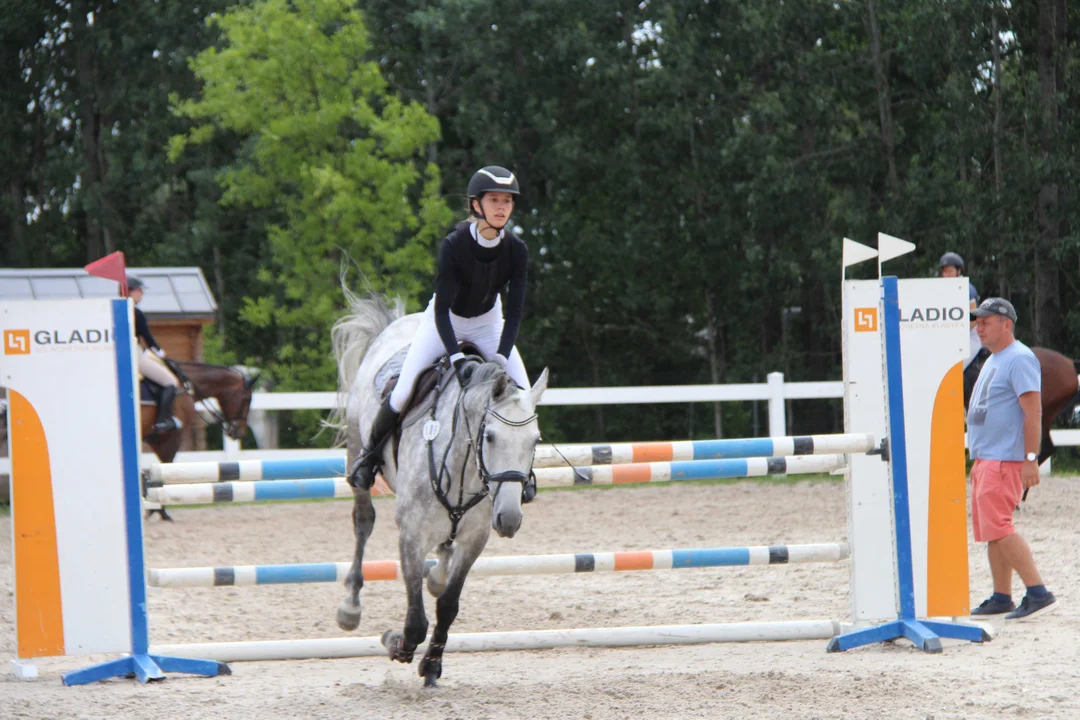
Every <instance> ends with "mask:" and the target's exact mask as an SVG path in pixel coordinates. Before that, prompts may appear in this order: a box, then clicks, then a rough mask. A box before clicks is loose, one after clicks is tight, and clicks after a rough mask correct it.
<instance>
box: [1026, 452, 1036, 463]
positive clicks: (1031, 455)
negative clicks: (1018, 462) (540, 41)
mask: <svg viewBox="0 0 1080 720" xmlns="http://www.w3.org/2000/svg"><path fill="white" fill-rule="evenodd" d="M1024 459H1025V460H1030V461H1031V462H1035V461H1036V460H1038V459H1039V456H1038V455H1036V454H1035V453H1028V454H1027V455H1025V456H1024Z"/></svg>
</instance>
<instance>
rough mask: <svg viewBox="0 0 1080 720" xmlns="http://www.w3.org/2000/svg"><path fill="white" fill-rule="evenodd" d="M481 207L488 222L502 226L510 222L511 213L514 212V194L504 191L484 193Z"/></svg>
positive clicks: (495, 225) (494, 225)
mask: <svg viewBox="0 0 1080 720" xmlns="http://www.w3.org/2000/svg"><path fill="white" fill-rule="evenodd" d="M480 207H481V209H482V210H483V211H484V217H485V218H487V221H488V224H490V225H492V226H493V227H497V228H501V227H503V226H504V225H506V223H507V222H509V220H510V213H512V212H514V196H513V195H511V194H510V193H504V192H489V193H484V196H483V197H482V198H480Z"/></svg>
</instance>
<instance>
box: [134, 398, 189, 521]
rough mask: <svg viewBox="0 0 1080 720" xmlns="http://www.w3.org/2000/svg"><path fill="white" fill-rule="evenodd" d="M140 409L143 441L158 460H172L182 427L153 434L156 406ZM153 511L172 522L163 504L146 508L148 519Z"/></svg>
mask: <svg viewBox="0 0 1080 720" xmlns="http://www.w3.org/2000/svg"><path fill="white" fill-rule="evenodd" d="M178 399H179V398H178ZM140 410H141V413H140V414H141V419H140V422H139V424H140V426H141V428H142V436H143V441H144V442H145V443H146V444H147V445H149V446H150V449H151V450H153V451H154V454H155V455H157V457H158V460H159V461H160V462H163V463H169V462H172V461H173V458H175V457H176V453H177V452H178V451H179V450H180V433H181V431H182V429H181V430H174V431H172V432H170V433H166V434H165V435H155V434H153V427H154V423H155V422H156V421H157V406H155V405H143V406H141V408H140ZM154 513H157V514H158V515H160V516H161V519H162V520H164V521H166V522H173V519H172V516H171V515H169V512H168V510H166V509H165V506H164V505H162V506H161V509H160V510H147V511H146V518H147V519H150V518H151V517H153V516H154Z"/></svg>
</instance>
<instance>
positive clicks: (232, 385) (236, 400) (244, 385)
mask: <svg viewBox="0 0 1080 720" xmlns="http://www.w3.org/2000/svg"><path fill="white" fill-rule="evenodd" d="M178 365H179V366H180V369H181V370H182V371H183V372H184V375H185V376H186V377H187V379H188V380H190V381H191V384H192V386H193V387H194V389H195V399H196V400H205V399H206V398H211V397H212V398H214V399H215V400H217V404H218V407H219V408H221V410H220V412H215V411H213V410H212V409H211V415H212V416H214V418H215V420H217V421H218V422H219V423H221V427H222V429H223V430H224V431H225V434H226V435H228V436H229V437H231V438H232V439H233V440H240V439H241V438H243V437H244V435H245V434H246V433H247V427H248V425H247V418H248V412H249V411H250V410H251V392H252V389H253V388H254V387H255V384H256V383H258V382H259V377H260V376H261V373H255V375H253V376H250V377H249V376H248V375H245V374H244V373H242V372H240V371H239V370H234V369H233V368H230V367H226V366H224V365H209V364H206V363H195V362H182V363H178Z"/></svg>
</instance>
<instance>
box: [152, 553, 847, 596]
mask: <svg viewBox="0 0 1080 720" xmlns="http://www.w3.org/2000/svg"><path fill="white" fill-rule="evenodd" d="M847 557H848V546H847V544H846V543H820V544H813V545H763V546H752V547H727V548H692V549H682V550H680V549H676V550H645V551H628V552H612V553H576V554H562V555H524V556H508V557H482V558H480V559H479V560H477V561H476V564H475V565H474V566H473V569H472V571H471V574H472V575H476V576H481V577H484V576H487V577H490V576H496V575H556V574H573V573H585V572H622V571H635V570H680V569H685V568H711V567H732V566H742V565H787V564H796V563H812V562H838V561H840V560H843V559H845V558H847ZM350 565H351V563H308V564H296V565H238V566H233V567H201V568H165V569H158V570H151V571H150V584H151V585H152V586H154V587H218V586H234V585H281V584H293V583H318V582H342V581H344V579H345V576H346V575H347V574H348V572H349V567H350ZM434 565H435V561H434V560H428V561H427V565H426V567H427V569H428V570H430V569H431V568H432V567H434ZM400 572H401V571H400V566H399V565H398V563H397V562H396V561H393V560H390V561H381V562H365V563H364V580H365V581H372V580H397V579H399V578H400Z"/></svg>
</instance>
